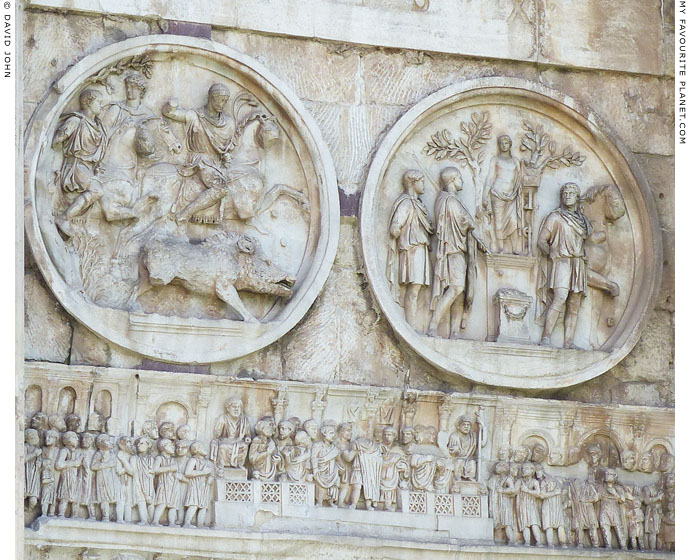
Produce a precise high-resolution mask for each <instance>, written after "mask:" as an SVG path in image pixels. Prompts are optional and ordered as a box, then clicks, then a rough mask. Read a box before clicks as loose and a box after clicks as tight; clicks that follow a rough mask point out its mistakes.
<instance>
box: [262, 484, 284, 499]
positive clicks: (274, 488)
mask: <svg viewBox="0 0 690 560" xmlns="http://www.w3.org/2000/svg"><path fill="white" fill-rule="evenodd" d="M261 503H263V504H279V503H280V484H279V483H277V482H269V483H263V484H262V485H261Z"/></svg>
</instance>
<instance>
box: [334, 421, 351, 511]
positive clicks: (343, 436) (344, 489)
mask: <svg viewBox="0 0 690 560" xmlns="http://www.w3.org/2000/svg"><path fill="white" fill-rule="evenodd" d="M336 445H337V446H338V449H340V454H339V455H338V471H339V472H340V489H339V491H338V507H345V501H346V500H347V497H348V496H349V494H350V480H351V478H352V459H354V454H353V453H352V422H343V423H342V424H339V425H338V440H337V442H336Z"/></svg>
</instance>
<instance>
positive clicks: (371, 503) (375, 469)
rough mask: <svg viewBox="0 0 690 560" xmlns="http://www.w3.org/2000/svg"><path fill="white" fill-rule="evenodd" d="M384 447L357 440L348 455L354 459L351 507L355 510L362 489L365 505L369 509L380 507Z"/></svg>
mask: <svg viewBox="0 0 690 560" xmlns="http://www.w3.org/2000/svg"><path fill="white" fill-rule="evenodd" d="M382 452H383V445H382V444H380V443H376V442H375V441H372V440H370V439H368V438H359V439H357V440H356V441H355V442H354V444H353V446H352V448H351V450H350V452H349V455H348V459H349V458H350V457H352V459H351V461H352V474H351V476H350V484H351V487H352V496H351V498H350V507H351V508H352V509H355V508H356V507H357V502H358V501H359V497H360V494H361V491H362V489H364V505H365V507H366V508H367V509H374V508H376V507H377V506H378V502H379V498H380V493H381V464H382V462H383V455H382Z"/></svg>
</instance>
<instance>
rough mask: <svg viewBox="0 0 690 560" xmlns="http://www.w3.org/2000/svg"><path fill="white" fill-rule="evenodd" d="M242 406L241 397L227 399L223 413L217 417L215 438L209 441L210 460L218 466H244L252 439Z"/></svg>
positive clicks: (214, 429)
mask: <svg viewBox="0 0 690 560" xmlns="http://www.w3.org/2000/svg"><path fill="white" fill-rule="evenodd" d="M242 408H243V406H242V400H241V399H239V398H232V399H228V400H227V401H226V402H225V414H223V415H221V416H219V417H218V420H216V425H215V426H214V428H213V436H214V437H215V438H216V439H214V440H213V441H211V460H212V461H215V462H216V464H217V465H218V466H220V467H230V468H236V469H241V468H244V463H245V461H246V459H247V452H248V451H249V444H250V443H251V441H252V440H251V437H250V435H251V433H250V428H249V419H248V418H247V416H246V415H245V414H244V413H243V412H242Z"/></svg>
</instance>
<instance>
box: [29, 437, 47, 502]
mask: <svg viewBox="0 0 690 560" xmlns="http://www.w3.org/2000/svg"><path fill="white" fill-rule="evenodd" d="M42 454H43V451H42V450H41V439H40V438H39V437H38V431H36V430H34V429H33V428H27V429H26V430H24V499H25V500H29V502H28V506H29V508H33V507H35V506H36V504H38V499H39V498H40V496H41V455H42Z"/></svg>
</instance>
